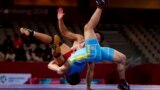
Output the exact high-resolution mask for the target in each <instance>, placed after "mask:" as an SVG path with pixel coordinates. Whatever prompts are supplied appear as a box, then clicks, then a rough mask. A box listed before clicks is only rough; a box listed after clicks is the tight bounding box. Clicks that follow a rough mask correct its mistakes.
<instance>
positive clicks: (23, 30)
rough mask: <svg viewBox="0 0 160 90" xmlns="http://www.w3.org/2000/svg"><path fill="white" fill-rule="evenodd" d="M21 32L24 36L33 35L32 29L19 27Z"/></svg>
mask: <svg viewBox="0 0 160 90" xmlns="http://www.w3.org/2000/svg"><path fill="white" fill-rule="evenodd" d="M20 32H21V34H25V35H26V36H34V31H33V30H31V29H27V28H20Z"/></svg>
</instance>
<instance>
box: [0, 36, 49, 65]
mask: <svg viewBox="0 0 160 90" xmlns="http://www.w3.org/2000/svg"><path fill="white" fill-rule="evenodd" d="M50 60H51V48H50V46H49V45H47V44H43V43H42V42H40V41H38V40H36V39H35V38H34V37H30V38H29V37H26V36H24V35H19V34H17V33H15V34H14V37H13V38H12V37H11V36H10V35H7V36H6V39H5V40H4V41H3V43H2V44H1V45H0V61H12V62H15V61H29V62H30V61H31V62H32V61H35V62H36V61H37V62H41V61H50Z"/></svg>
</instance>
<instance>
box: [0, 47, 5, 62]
mask: <svg viewBox="0 0 160 90" xmlns="http://www.w3.org/2000/svg"><path fill="white" fill-rule="evenodd" d="M0 61H4V54H3V52H2V45H0Z"/></svg>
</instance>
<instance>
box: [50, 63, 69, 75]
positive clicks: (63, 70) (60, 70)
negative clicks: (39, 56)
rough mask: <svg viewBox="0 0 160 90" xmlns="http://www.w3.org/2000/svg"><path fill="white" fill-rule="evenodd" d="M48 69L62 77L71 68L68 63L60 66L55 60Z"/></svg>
mask: <svg viewBox="0 0 160 90" xmlns="http://www.w3.org/2000/svg"><path fill="white" fill-rule="evenodd" d="M48 68H49V69H50V70H52V71H55V72H57V74H59V75H62V74H65V73H66V72H67V70H68V68H69V64H68V62H66V63H65V64H63V65H62V66H58V65H57V64H55V63H54V60H53V61H51V62H50V63H49V64H48Z"/></svg>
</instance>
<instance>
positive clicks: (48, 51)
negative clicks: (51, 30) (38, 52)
mask: <svg viewBox="0 0 160 90" xmlns="http://www.w3.org/2000/svg"><path fill="white" fill-rule="evenodd" d="M51 50H52V49H51V47H50V46H49V45H48V44H46V45H45V49H44V57H43V59H44V61H51V59H52V54H51Z"/></svg>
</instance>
